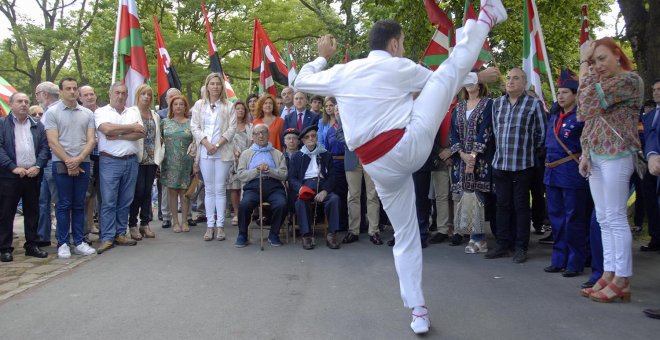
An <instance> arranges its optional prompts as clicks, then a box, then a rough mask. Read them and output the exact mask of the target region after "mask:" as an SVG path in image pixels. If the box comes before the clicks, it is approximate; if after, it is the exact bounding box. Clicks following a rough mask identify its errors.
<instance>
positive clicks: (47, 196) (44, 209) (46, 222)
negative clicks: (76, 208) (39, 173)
mask: <svg viewBox="0 0 660 340" xmlns="http://www.w3.org/2000/svg"><path fill="white" fill-rule="evenodd" d="M52 163H53V162H51V161H48V163H47V164H46V167H45V168H44V169H43V171H44V172H43V174H44V175H43V177H42V180H41V189H40V191H39V227H38V229H37V234H38V236H39V241H50V233H51V225H52V220H51V218H50V205H51V202H52V203H54V204H55V205H56V206H57V186H56V185H55V181H54V180H53V170H52V169H53V167H52Z"/></svg>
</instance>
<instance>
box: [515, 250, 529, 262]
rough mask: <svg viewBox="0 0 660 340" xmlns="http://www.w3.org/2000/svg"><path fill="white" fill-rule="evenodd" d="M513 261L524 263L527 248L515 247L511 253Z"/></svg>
mask: <svg viewBox="0 0 660 340" xmlns="http://www.w3.org/2000/svg"><path fill="white" fill-rule="evenodd" d="M512 261H513V263H524V262H526V261H527V250H524V249H516V252H515V254H513V259H512Z"/></svg>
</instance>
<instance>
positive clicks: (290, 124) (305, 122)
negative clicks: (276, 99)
mask: <svg viewBox="0 0 660 340" xmlns="http://www.w3.org/2000/svg"><path fill="white" fill-rule="evenodd" d="M293 106H294V107H295V111H292V112H291V113H289V114H288V115H287V116H286V118H285V119H284V129H283V130H284V131H286V129H289V128H294V129H296V130H298V131H302V130H304V129H305V128H307V127H308V126H312V125H314V126H316V125H317V124H318V122H319V116H317V115H315V114H314V113H313V112H312V111H310V110H309V109H308V108H307V96H305V94H304V93H302V92H300V91H299V92H296V94H295V95H294V96H293ZM282 141H284V138H282Z"/></svg>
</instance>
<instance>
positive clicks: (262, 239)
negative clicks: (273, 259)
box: [259, 168, 264, 251]
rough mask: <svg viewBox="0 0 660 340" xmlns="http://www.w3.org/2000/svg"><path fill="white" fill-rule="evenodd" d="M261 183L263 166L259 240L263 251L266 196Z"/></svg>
mask: <svg viewBox="0 0 660 340" xmlns="http://www.w3.org/2000/svg"><path fill="white" fill-rule="evenodd" d="M261 183H262V180H261V168H259V242H260V244H261V251H264V198H263V189H262V188H263V187H262V184H261Z"/></svg>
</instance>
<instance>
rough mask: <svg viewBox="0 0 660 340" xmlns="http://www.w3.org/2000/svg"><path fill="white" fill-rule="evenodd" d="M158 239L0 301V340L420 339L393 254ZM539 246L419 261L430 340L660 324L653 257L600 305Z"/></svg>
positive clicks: (451, 251)
mask: <svg viewBox="0 0 660 340" xmlns="http://www.w3.org/2000/svg"><path fill="white" fill-rule="evenodd" d="M154 230H155V231H156V232H157V238H156V239H153V240H144V241H141V242H140V244H139V245H138V246H135V247H123V248H115V249H112V250H110V251H108V252H107V253H104V254H102V255H97V256H95V257H94V258H93V259H92V260H90V261H84V262H83V263H81V264H80V265H78V266H76V267H75V268H73V269H71V270H70V271H68V272H67V273H66V274H63V275H59V276H57V277H55V278H54V279H51V280H49V281H48V282H46V283H44V284H41V285H39V286H37V287H34V288H31V289H29V290H27V291H25V292H23V293H20V294H18V295H16V296H13V297H12V298H9V299H7V300H5V301H4V302H0V338H2V339H39V338H42V339H43V338H47V337H53V336H56V337H57V338H66V339H88V338H89V337H93V338H98V339H137V338H140V339H181V338H186V339H211V338H213V339H406V338H416V336H415V335H414V334H413V333H412V332H411V331H410V329H409V327H408V324H409V322H410V319H409V314H410V313H409V311H408V310H406V309H404V308H403V306H402V303H401V299H400V298H399V291H398V281H397V279H396V273H395V270H394V265H393V261H392V253H391V248H389V247H387V246H385V245H383V246H373V245H372V244H371V243H369V242H368V240H367V237H366V236H365V235H364V234H363V235H362V237H361V240H360V242H358V243H356V244H351V245H344V246H343V247H342V249H340V250H330V249H328V248H326V247H325V246H324V244H320V246H319V247H318V248H317V249H315V250H313V251H305V250H303V249H302V247H301V245H300V242H298V244H296V245H291V244H289V245H285V246H283V247H280V248H272V247H270V246H267V247H266V249H265V251H263V252H261V251H259V246H258V244H257V245H255V244H254V243H253V244H251V245H250V246H248V247H247V248H243V249H236V248H234V247H233V241H234V239H235V236H236V230H235V229H233V228H232V229H229V230H228V236H229V238H228V240H227V241H224V242H218V241H212V242H204V241H202V235H203V232H204V225H203V224H202V225H200V226H198V227H193V228H192V231H191V232H190V233H186V234H174V233H172V232H171V229H170V230H162V229H160V228H159V227H158V228H154ZM386 237H389V235H387V236H386ZM537 238H538V236H533V241H532V243H533V248H532V249H531V250H530V256H531V259H530V260H529V261H528V262H527V263H524V264H520V265H517V264H513V263H512V262H511V259H510V258H506V259H498V260H485V259H483V257H482V256H481V255H467V254H464V253H463V249H462V247H450V246H448V245H447V244H440V245H432V246H430V247H429V248H427V249H426V250H424V266H425V271H424V286H425V287H424V288H425V292H426V298H427V303H428V305H429V306H430V308H431V313H432V331H431V332H430V333H429V334H428V335H427V336H426V338H443V339H619V340H620V339H653V338H657V336H658V334H660V321H658V320H652V319H648V318H646V317H644V316H643V315H642V313H641V310H642V309H643V308H647V307H660V289H658V287H660V255H659V254H642V253H638V252H636V253H635V274H636V276H635V278H634V279H633V295H632V299H633V301H632V303H630V304H621V303H613V304H599V303H596V302H592V301H590V300H589V299H586V298H582V297H580V295H579V294H578V286H579V285H580V283H582V282H583V281H585V280H586V278H587V277H586V275H583V276H579V277H577V278H563V277H562V276H561V275H559V274H547V273H544V272H543V267H545V266H546V265H547V264H548V261H549V254H550V247H548V246H540V245H537V244H536V242H535V240H536V239H537ZM253 242H255V241H254V240H253ZM318 242H319V243H321V240H320V239H319V240H318ZM637 246H638V245H637Z"/></svg>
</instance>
